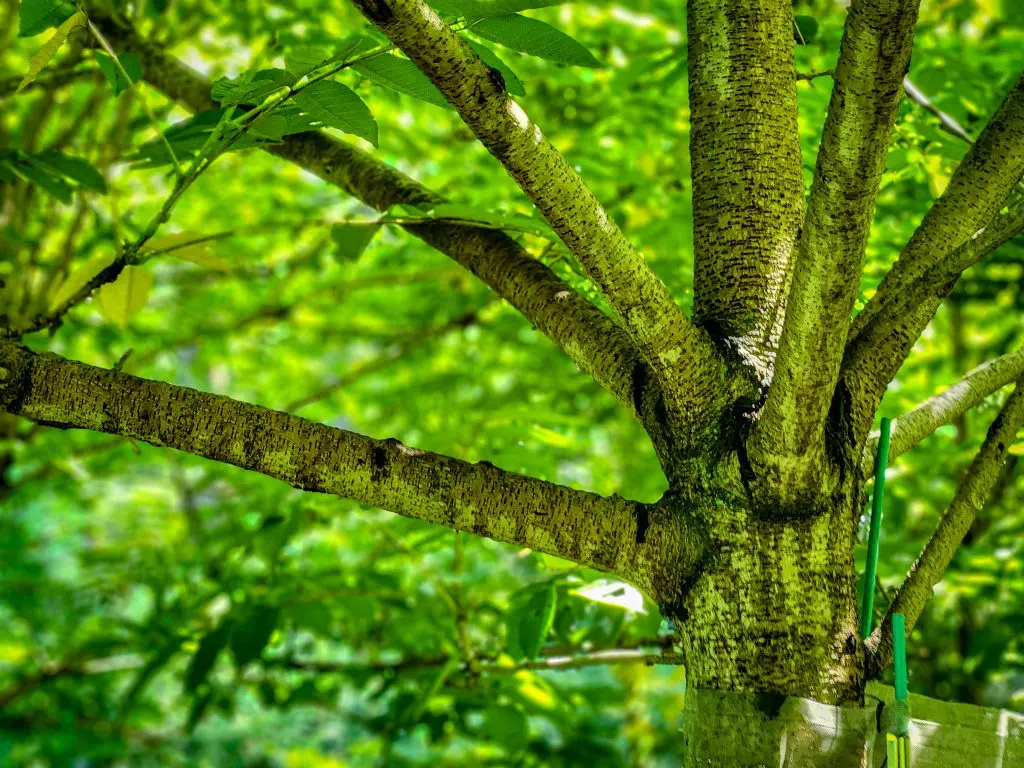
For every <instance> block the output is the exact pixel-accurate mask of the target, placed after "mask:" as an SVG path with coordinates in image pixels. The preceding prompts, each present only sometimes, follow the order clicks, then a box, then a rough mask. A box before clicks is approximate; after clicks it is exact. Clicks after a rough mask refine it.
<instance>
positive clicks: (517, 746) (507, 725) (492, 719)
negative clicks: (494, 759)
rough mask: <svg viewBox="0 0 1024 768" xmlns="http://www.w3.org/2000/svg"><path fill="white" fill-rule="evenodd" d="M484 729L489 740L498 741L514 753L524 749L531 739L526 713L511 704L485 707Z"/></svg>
mask: <svg viewBox="0 0 1024 768" xmlns="http://www.w3.org/2000/svg"><path fill="white" fill-rule="evenodd" d="M482 730H483V732H484V733H485V734H486V735H487V737H488V738H487V740H488V741H494V742H497V743H498V744H500V745H502V746H503V747H504V748H505V749H506V750H508V751H509V752H510V753H513V754H514V753H516V752H519V751H520V750H522V749H523V747H525V746H526V743H527V741H528V739H529V726H528V723H527V720H526V715H524V714H523V713H522V712H521V711H520V710H519V709H517V708H516V707H511V706H504V707H502V706H492V707H488V708H487V709H485V710H484V722H483V727H482Z"/></svg>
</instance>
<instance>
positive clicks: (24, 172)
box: [10, 155, 73, 203]
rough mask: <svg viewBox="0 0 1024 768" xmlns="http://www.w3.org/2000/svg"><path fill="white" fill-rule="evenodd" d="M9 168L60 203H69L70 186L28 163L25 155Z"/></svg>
mask: <svg viewBox="0 0 1024 768" xmlns="http://www.w3.org/2000/svg"><path fill="white" fill-rule="evenodd" d="M10 167H11V168H12V169H13V170H14V172H15V173H16V174H18V175H19V176H21V178H23V179H25V181H31V182H32V183H33V184H35V185H36V186H38V187H41V188H42V189H44V190H46V191H47V192H48V193H50V194H51V195H53V196H54V197H56V198H57V199H58V200H60V201H61V202H62V203H70V202H71V194H72V192H73V190H72V189H71V186H70V185H69V184H68V183H66V182H65V181H64V180H63V179H58V178H57V177H56V176H54V175H52V174H51V173H49V172H48V171H46V170H44V169H42V168H40V167H39V166H37V165H34V164H33V163H31V162H29V161H28V158H27V156H26V155H19V157H18V160H17V161H15V162H14V163H12V164H11V165H10Z"/></svg>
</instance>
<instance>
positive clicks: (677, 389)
mask: <svg viewBox="0 0 1024 768" xmlns="http://www.w3.org/2000/svg"><path fill="white" fill-rule="evenodd" d="M353 2H354V4H355V6H356V7H357V8H359V10H360V11H362V12H363V14H364V15H365V16H366V17H367V18H369V19H370V20H371V21H372V22H373V23H374V24H376V25H377V27H378V28H379V29H380V30H381V31H382V32H383V33H384V34H385V35H387V37H388V39H390V40H391V42H393V43H394V44H395V45H396V46H397V47H398V48H400V49H401V50H402V52H404V53H405V54H406V55H407V56H408V57H409V58H410V59H412V61H413V62H414V63H415V64H416V66H417V67H419V69H420V70H421V71H422V72H423V73H424V74H425V75H426V76H427V77H428V78H430V80H431V82H432V83H433V84H434V85H435V86H436V87H437V88H438V90H439V91H441V93H442V94H444V97H445V98H446V99H447V100H448V101H449V102H450V103H451V105H452V106H453V107H455V109H456V110H457V111H458V112H459V115H460V116H461V117H462V119H463V120H464V121H465V122H466V124H467V125H468V126H469V127H470V128H471V129H472V131H473V132H474V134H476V136H477V138H478V139H479V140H480V141H481V143H483V145H484V146H486V147H487V149H488V150H490V152H491V154H493V155H494V157H495V158H497V160H498V161H499V162H500V163H501V164H502V165H503V166H504V167H505V169H506V170H507V171H508V172H509V174H510V175H511V176H512V177H513V178H514V179H515V180H516V182H517V183H518V184H519V186H520V188H521V189H522V190H523V191H524V192H525V193H526V194H527V195H528V196H529V197H530V199H531V200H532V201H533V202H534V204H535V205H536V206H537V208H538V210H540V212H541V213H542V214H543V215H544V216H545V218H547V220H548V221H549V222H550V224H551V226H552V227H553V228H554V230H555V231H556V232H557V233H558V235H559V236H560V237H561V238H562V240H563V241H564V242H565V243H566V245H568V246H569V248H570V249H571V250H572V251H573V253H574V254H576V256H577V258H578V259H579V261H580V263H581V264H582V266H583V268H584V269H585V270H586V272H587V274H588V276H589V277H590V278H591V280H592V281H593V282H594V283H595V285H597V287H598V289H599V290H600V291H601V292H602V293H603V294H604V296H605V297H606V298H607V300H608V302H609V304H611V306H612V307H613V309H614V310H615V312H616V314H617V315H618V316H619V318H620V319H621V320H622V324H623V326H624V327H625V329H626V331H627V333H628V334H629V335H630V337H631V338H632V339H633V340H634V341H635V342H636V344H637V345H638V346H639V348H640V350H641V352H642V353H643V355H644V357H645V359H646V360H647V362H648V363H650V365H651V366H652V368H653V369H654V372H655V375H656V377H657V379H658V380H659V381H660V382H661V383H662V385H663V389H664V394H665V397H666V401H667V402H668V405H669V410H670V415H671V416H675V417H676V419H677V420H679V419H684V415H685V421H686V422H689V423H686V424H685V425H683V426H684V428H689V429H693V427H694V424H693V422H697V424H698V426H699V427H707V426H708V425H709V424H710V423H712V422H713V421H714V419H715V418H716V416H717V410H716V409H715V408H714V405H715V404H716V403H717V402H720V401H721V391H722V387H721V374H722V368H723V364H722V362H721V361H720V360H719V358H718V356H717V354H716V353H715V351H714V349H713V347H712V345H711V343H710V340H709V339H708V338H707V336H706V335H705V334H704V333H702V332H701V331H700V330H699V329H698V328H696V327H695V326H694V325H693V324H691V323H690V322H689V321H688V320H687V319H686V318H685V316H684V315H683V314H682V313H681V312H680V310H679V308H678V307H677V306H676V304H675V302H674V301H673V299H672V296H671V295H670V294H669V291H668V289H667V288H666V287H665V285H664V283H662V282H661V280H659V279H658V277H657V276H656V275H655V274H654V273H653V272H652V271H651V270H650V269H649V268H648V266H647V264H646V262H645V261H644V259H643V257H642V256H641V255H640V254H639V253H637V251H636V250H635V249H634V248H633V247H632V245H630V243H629V242H628V241H627V240H626V238H625V236H624V235H623V233H622V231H621V230H620V229H619V228H618V226H617V225H616V224H615V222H613V221H612V220H611V219H610V218H609V217H608V215H607V213H606V212H605V210H604V208H602V206H601V204H600V203H599V202H598V201H597V199H596V198H595V197H594V195H593V193H592V192H591V191H590V189H589V188H588V187H587V185H586V184H585V183H584V182H583V180H582V179H581V178H580V177H579V175H578V174H577V173H576V172H575V171H574V170H573V169H572V167H571V166H570V165H569V164H568V163H567V162H566V160H565V158H563V157H562V155H561V154H560V153H559V152H558V150H557V149H555V147H554V146H552V144H551V142H549V141H548V140H547V139H546V138H545V137H544V134H543V133H542V132H541V130H540V128H539V127H538V126H537V124H536V123H534V122H533V121H531V120H530V118H529V116H527V114H526V113H525V112H524V111H523V109H522V107H520V106H519V104H517V103H516V102H515V100H513V99H512V98H511V96H510V95H509V93H508V91H507V90H506V88H505V84H504V81H503V80H502V78H501V76H500V74H498V73H496V72H495V71H494V70H492V69H491V68H490V67H488V66H487V65H486V64H485V63H484V62H483V61H481V59H480V57H479V56H477V55H476V53H474V52H473V50H472V49H471V48H470V47H469V45H468V44H467V42H466V41H465V40H464V39H462V38H461V37H460V36H459V35H458V34H456V33H455V32H454V31H453V30H452V29H451V27H449V26H448V25H447V24H445V23H444V21H442V19H441V18H440V17H439V16H438V15H437V14H436V13H435V12H434V11H433V10H432V9H431V8H430V7H429V6H428V5H427V4H426V3H424V2H423V0H353ZM709 406H710V407H709Z"/></svg>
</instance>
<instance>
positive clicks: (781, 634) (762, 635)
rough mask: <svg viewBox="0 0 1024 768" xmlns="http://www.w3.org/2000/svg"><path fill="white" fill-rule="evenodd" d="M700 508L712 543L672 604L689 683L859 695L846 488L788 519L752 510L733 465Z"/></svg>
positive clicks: (666, 609) (845, 697) (828, 696)
mask: <svg viewBox="0 0 1024 768" xmlns="http://www.w3.org/2000/svg"><path fill="white" fill-rule="evenodd" d="M719 476H720V477H723V478H724V477H727V476H731V477H732V480H731V482H729V484H727V485H723V486H721V487H719V488H718V489H717V490H716V494H715V495H716V497H717V501H716V503H715V504H714V505H713V506H712V507H711V508H703V507H698V508H699V509H702V510H704V523H705V525H706V527H707V530H708V537H709V542H708V546H707V550H706V553H705V555H704V559H703V563H702V566H701V569H700V572H699V575H697V577H696V578H695V580H694V581H693V583H692V585H691V587H690V589H689V591H688V592H687V594H686V597H685V599H684V600H683V601H682V602H681V603H680V604H678V605H663V606H662V612H663V614H665V615H668V616H670V617H671V618H673V619H674V620H676V622H677V623H678V627H679V632H680V635H681V638H682V643H683V648H684V652H685V653H684V655H685V657H686V659H687V668H686V670H687V682H688V684H689V685H692V686H694V687H697V688H706V689H717V690H734V691H755V692H778V691H786V692H787V693H789V694H794V695H799V696H806V697H809V698H813V699H816V700H818V701H824V702H829V703H839V702H845V701H856V700H858V699H859V698H860V695H861V686H862V683H863V681H862V679H861V673H860V661H861V656H862V654H861V651H860V644H859V643H858V641H857V606H856V595H855V592H856V590H855V579H856V575H855V574H856V570H855V568H854V564H853V544H854V543H855V541H856V519H857V515H856V513H855V508H854V503H853V499H855V498H857V495H856V494H855V493H854V492H853V490H852V489H846V490H845V492H844V493H843V494H841V495H837V496H836V497H835V498H834V499H833V503H832V507H831V510H830V512H829V513H827V514H817V515H813V516H804V517H802V518H790V519H786V518H785V517H781V518H780V517H779V516H769V515H765V514H763V512H761V511H759V510H755V509H753V507H752V504H751V500H750V498H749V495H748V493H747V492H746V490H745V488H744V487H743V484H742V480H741V477H740V470H739V466H738V462H737V461H735V460H733V461H731V462H729V465H728V467H722V468H720V473H719Z"/></svg>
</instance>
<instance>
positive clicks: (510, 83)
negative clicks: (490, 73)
mask: <svg viewBox="0 0 1024 768" xmlns="http://www.w3.org/2000/svg"><path fill="white" fill-rule="evenodd" d="M469 47H470V48H472V49H473V50H474V51H475V52H476V55H477V56H479V57H480V59H481V60H482V61H483V63H484V64H486V65H487V66H489V67H490V68H491V69H496V70H498V71H499V72H501V76H502V77H503V78H504V79H505V89H506V90H507V91H508V92H509V93H511V94H512V95H513V96H525V95H526V87H525V86H524V85H523V81H522V80H520V79H519V76H518V75H517V74H516V73H515V72H514V71H513V70H512V68H511V67H510V66H509V65H508V64H506V63H505V62H504V61H502V60H501V59H499V58H498V55H497V54H496V53H495V52H494V51H492V50H491V49H490V48H488V47H487V46H486V45H482V44H481V43H475V42H473V41H472V40H470V41H469Z"/></svg>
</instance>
